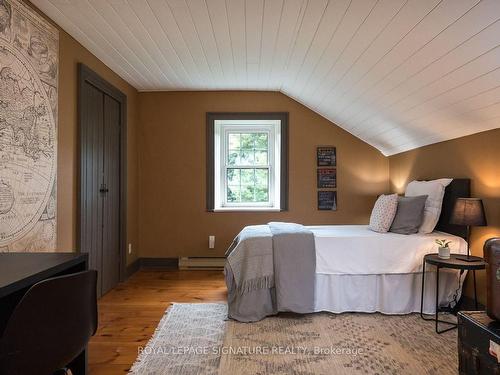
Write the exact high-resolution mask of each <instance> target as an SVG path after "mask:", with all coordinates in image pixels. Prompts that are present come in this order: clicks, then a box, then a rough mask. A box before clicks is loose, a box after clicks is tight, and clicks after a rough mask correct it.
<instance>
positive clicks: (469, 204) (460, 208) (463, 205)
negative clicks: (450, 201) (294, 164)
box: [450, 198, 487, 227]
mask: <svg viewBox="0 0 500 375" xmlns="http://www.w3.org/2000/svg"><path fill="white" fill-rule="evenodd" d="M450 223H451V224H456V225H468V226H472V227H483V226H486V225H487V224H486V216H485V214H484V206H483V201H482V200H481V199H479V198H458V199H457V201H456V202H455V207H454V209H453V213H452V214H451V219H450Z"/></svg>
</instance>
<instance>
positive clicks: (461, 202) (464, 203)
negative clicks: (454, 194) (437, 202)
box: [450, 198, 487, 262]
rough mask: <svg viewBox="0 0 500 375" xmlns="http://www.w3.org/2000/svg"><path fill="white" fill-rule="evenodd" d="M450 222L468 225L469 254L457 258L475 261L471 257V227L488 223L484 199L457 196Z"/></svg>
mask: <svg viewBox="0 0 500 375" xmlns="http://www.w3.org/2000/svg"><path fill="white" fill-rule="evenodd" d="M450 224H455V225H463V226H466V227H467V238H466V241H467V256H466V257H465V256H464V257H457V259H460V260H464V261H466V262H474V261H475V259H474V258H471V257H470V245H469V243H470V227H484V226H486V225H487V224H486V216H485V214H484V206H483V201H482V200H481V199H479V198H457V200H456V202H455V207H454V208H453V212H452V214H451V219H450Z"/></svg>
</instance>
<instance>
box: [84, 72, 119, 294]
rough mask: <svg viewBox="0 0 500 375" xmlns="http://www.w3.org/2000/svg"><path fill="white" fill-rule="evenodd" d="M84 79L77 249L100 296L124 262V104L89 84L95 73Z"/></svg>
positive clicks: (110, 286) (102, 89)
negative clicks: (86, 256) (85, 259)
mask: <svg viewBox="0 0 500 375" xmlns="http://www.w3.org/2000/svg"><path fill="white" fill-rule="evenodd" d="M87 69H88V68H87ZM80 73H81V75H82V72H80ZM84 73H86V74H87V75H89V74H90V76H87V79H85V77H82V76H81V77H80V97H79V112H80V113H79V118H80V137H81V139H80V147H81V149H80V158H81V162H80V168H81V171H80V176H81V181H80V232H79V237H80V241H79V243H80V251H81V252H84V253H88V254H89V268H91V269H96V270H97V271H98V283H97V288H98V295H99V296H101V295H103V294H105V293H106V292H108V291H109V290H110V289H112V288H113V287H114V286H115V285H116V284H117V283H118V282H119V281H120V278H121V270H122V263H123V257H124V252H123V249H122V248H123V241H122V235H123V234H122V229H121V228H122V224H123V223H122V222H123V221H124V220H123V218H122V216H123V210H122V209H121V204H122V196H123V194H122V193H123V191H122V190H123V187H122V181H123V180H122V178H121V177H122V176H121V171H122V169H123V166H122V164H123V160H122V158H121V155H123V153H122V144H121V143H122V137H121V135H122V134H121V132H122V125H123V123H124V121H123V118H122V117H123V113H124V108H123V105H124V103H123V101H122V100H121V99H122V98H121V97H119V96H118V97H117V98H116V95H113V92H110V91H109V90H106V86H101V85H100V84H95V83H96V82H94V81H93V80H92V78H95V77H94V76H93V75H92V74H95V73H92V72H91V71H90V72H89V71H85V72H84ZM89 77H90V78H89ZM97 78H98V79H101V78H100V77H98V76H97ZM101 80H102V79H101ZM97 83H102V82H101V81H97ZM110 94H111V95H110Z"/></svg>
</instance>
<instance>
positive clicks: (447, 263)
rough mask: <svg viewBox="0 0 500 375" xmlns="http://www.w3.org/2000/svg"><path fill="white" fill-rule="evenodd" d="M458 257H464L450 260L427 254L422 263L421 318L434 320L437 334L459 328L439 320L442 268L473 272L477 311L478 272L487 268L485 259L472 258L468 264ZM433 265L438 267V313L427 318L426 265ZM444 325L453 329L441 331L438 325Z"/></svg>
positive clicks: (459, 255)
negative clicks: (425, 295)
mask: <svg viewBox="0 0 500 375" xmlns="http://www.w3.org/2000/svg"><path fill="white" fill-rule="evenodd" d="M457 257H459V258H460V257H463V255H462V254H451V257H450V259H443V258H440V257H439V256H438V254H427V255H425V256H424V260H423V262H422V295H421V299H420V316H421V317H422V319H424V320H434V321H435V322H436V333H443V332H447V331H450V330H452V329H454V328H457V324H456V323H453V322H447V321H445V320H440V319H439V312H440V311H439V270H440V269H441V268H451V269H455V270H463V271H472V274H473V277H474V302H475V306H476V310H477V292H476V270H484V269H485V268H486V262H485V261H484V260H483V258H480V257H475V256H471V257H470V258H471V260H473V261H470V262H466V261H463V260H460V259H457ZM427 263H428V264H431V265H433V266H436V310H435V311H436V312H435V314H434V318H426V317H425V316H424V314H423V309H424V286H425V265H426V264H427ZM439 323H444V324H448V325H451V326H452V327H449V328H446V329H443V330H439V329H438V324H439Z"/></svg>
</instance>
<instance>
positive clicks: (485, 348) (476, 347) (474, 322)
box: [458, 311, 500, 375]
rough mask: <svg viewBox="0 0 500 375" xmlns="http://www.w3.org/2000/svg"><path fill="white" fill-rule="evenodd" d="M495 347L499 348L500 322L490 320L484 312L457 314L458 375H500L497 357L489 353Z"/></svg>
mask: <svg viewBox="0 0 500 375" xmlns="http://www.w3.org/2000/svg"><path fill="white" fill-rule="evenodd" d="M495 345H498V346H500V322H497V321H495V320H492V319H490V318H489V317H488V315H486V313H485V312H484V311H473V312H471V311H469V312H459V313H458V357H459V372H460V374H463V375H465V374H467V375H469V374H471V375H476V374H481V375H482V374H484V375H486V374H500V364H499V363H498V360H497V357H495V356H494V355H493V354H491V353H490V347H492V348H494V347H495ZM497 355H500V353H498V354H497Z"/></svg>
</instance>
